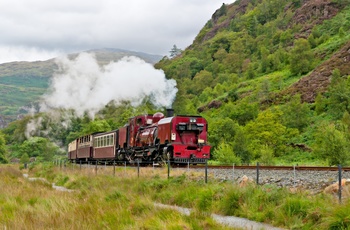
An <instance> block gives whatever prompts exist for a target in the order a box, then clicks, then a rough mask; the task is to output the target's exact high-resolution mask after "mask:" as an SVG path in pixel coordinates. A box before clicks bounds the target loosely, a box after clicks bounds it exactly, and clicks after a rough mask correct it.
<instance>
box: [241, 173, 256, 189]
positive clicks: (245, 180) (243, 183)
mask: <svg viewBox="0 0 350 230" xmlns="http://www.w3.org/2000/svg"><path fill="white" fill-rule="evenodd" d="M253 182H254V181H253V179H251V178H249V177H247V176H246V175H244V176H243V177H242V178H241V179H240V180H239V182H238V183H239V187H241V188H242V187H246V186H247V185H248V184H251V183H253Z"/></svg>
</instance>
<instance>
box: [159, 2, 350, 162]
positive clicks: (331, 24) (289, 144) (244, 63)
mask: <svg viewBox="0 0 350 230" xmlns="http://www.w3.org/2000/svg"><path fill="white" fill-rule="evenodd" d="M349 62H350V7H349V1H343V0H339V1H337V0H335V1H331V0H305V1H299V0H293V1H289V0H273V1H271V0H250V1H248V0H241V1H236V2H235V3H233V4H229V5H225V4H223V5H222V7H221V8H220V9H218V10H217V11H216V12H215V13H214V14H213V16H212V18H211V19H210V20H209V21H208V22H207V23H206V25H205V26H204V27H203V29H202V30H201V31H200V32H199V34H198V35H197V37H196V39H195V41H194V42H193V44H192V45H191V46H189V47H188V48H187V49H186V50H185V51H184V52H183V53H182V54H181V55H179V56H177V57H175V58H173V59H171V60H168V59H163V60H161V61H160V62H159V63H157V64H156V67H157V68H161V69H163V70H164V71H165V73H166V75H167V76H168V77H170V78H174V79H176V80H177V82H178V86H179V92H178V95H177V99H176V101H175V103H174V108H175V111H177V112H178V113H182V114H189V113H196V112H200V113H201V114H202V115H203V116H205V117H207V119H208V120H209V123H210V124H211V126H210V127H211V130H210V131H211V132H210V133H209V134H210V138H209V140H210V142H211V144H212V145H213V146H214V148H213V149H214V151H213V155H214V158H215V157H217V159H219V158H220V156H221V155H222V154H225V152H230V153H231V154H233V153H234V154H233V155H235V156H236V157H238V158H234V159H235V160H236V161H238V162H251V161H256V160H259V161H265V163H266V162H269V161H273V159H275V157H277V159H282V161H283V160H286V159H287V160H288V161H290V160H292V161H293V160H298V159H300V158H301V159H304V158H306V159H304V160H306V161H314V160H315V159H321V158H322V157H323V159H327V161H328V163H330V162H331V163H334V161H333V160H334V159H333V160H332V159H329V158H331V157H330V155H332V156H339V154H340V152H343V153H344V152H346V151H348V152H349V151H350V146H346V145H344V146H342V147H341V148H342V150H341V151H338V150H337V151H336V150H335V149H328V150H327V152H328V153H331V154H330V155H327V154H328V153H326V152H325V150H324V149H325V143H327V142H331V141H330V140H327V139H325V138H326V137H327V135H324V136H319V135H318V133H319V132H320V130H328V131H329V133H330V134H329V138H330V137H331V136H332V135H333V134H334V133H338V134H337V136H338V137H341V138H344V140H347V141H350V137H349V136H348V134H347V132H346V131H345V130H347V127H350V122H348V118H347V117H349V116H348V114H349V113H350V82H348V80H347V79H348V76H349V75H350V67H349V66H350V65H349V64H350V63H349ZM349 81H350V80H349ZM318 95H319V96H318ZM332 132H333V134H331V133H332ZM339 141H340V140H339ZM298 146H299V147H298ZM300 146H302V147H300ZM332 147H334V148H336V147H335V146H332ZM327 148H331V147H327ZM345 150H346V151H345ZM333 151H334V153H333ZM343 153H342V154H341V155H342V156H344V157H343V158H341V157H338V159H337V160H335V161H336V162H339V160H340V158H341V159H342V160H344V162H345V161H348V160H350V155H349V154H343ZM231 156H232V155H231ZM326 156H327V157H326ZM234 159H232V160H234Z"/></svg>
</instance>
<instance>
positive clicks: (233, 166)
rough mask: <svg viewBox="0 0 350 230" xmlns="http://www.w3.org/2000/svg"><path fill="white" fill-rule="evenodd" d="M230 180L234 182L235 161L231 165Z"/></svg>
mask: <svg viewBox="0 0 350 230" xmlns="http://www.w3.org/2000/svg"><path fill="white" fill-rule="evenodd" d="M232 181H233V183H235V163H233V165H232Z"/></svg>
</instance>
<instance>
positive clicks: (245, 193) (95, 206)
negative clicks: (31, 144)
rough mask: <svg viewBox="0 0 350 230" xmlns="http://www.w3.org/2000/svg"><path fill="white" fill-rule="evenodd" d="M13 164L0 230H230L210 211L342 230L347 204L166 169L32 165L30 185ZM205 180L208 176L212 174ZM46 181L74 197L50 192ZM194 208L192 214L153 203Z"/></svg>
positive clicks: (2, 176)
mask: <svg viewBox="0 0 350 230" xmlns="http://www.w3.org/2000/svg"><path fill="white" fill-rule="evenodd" d="M16 167H17V166H0V186H1V188H2V191H1V193H0V226H1V227H2V228H7V229H46V228H51V229H52V228H54V229H67V228H69V229H99V228H102V229H111V228H115V227H116V226H118V228H119V229H230V228H228V227H224V226H221V225H219V224H217V223H216V222H215V221H214V220H213V219H212V218H211V217H210V214H211V213H217V214H221V215H234V216H239V217H246V218H249V219H251V220H256V221H259V222H265V223H269V224H272V225H274V226H279V227H283V228H287V229H346V228H348V227H349V217H350V208H349V207H350V202H348V201H344V202H343V204H337V200H336V198H334V197H331V196H328V195H325V194H318V195H311V194H309V193H308V192H305V191H298V192H294V193H291V192H289V191H288V190H287V189H283V188H282V189H281V188H277V187H275V186H273V185H265V186H256V185H255V184H252V185H249V186H246V187H243V188H241V187H239V186H238V185H235V184H232V182H231V183H230V182H218V181H215V180H214V179H213V178H210V180H209V182H208V183H205V182H204V180H203V175H202V173H195V172H192V171H187V170H183V169H181V170H175V169H174V170H172V172H171V177H170V178H169V179H168V178H167V169H152V168H141V169H140V174H139V175H138V173H137V170H136V169H135V168H123V167H122V168H117V169H116V172H115V175H114V173H113V168H111V167H110V168H104V167H102V168H99V169H98V170H97V173H96V171H95V170H94V169H92V168H83V169H81V170H80V169H79V167H74V168H73V166H72V165H69V166H68V167H67V168H65V169H59V168H55V167H53V166H52V165H37V166H35V167H33V168H31V170H30V171H29V174H30V177H45V178H46V179H47V181H49V182H45V181H40V180H37V181H29V180H28V179H25V178H24V177H23V176H22V173H25V171H20V170H19V169H17V168H16ZM210 176H211V175H210ZM51 182H54V183H56V184H60V185H63V186H65V187H67V188H69V189H73V190H74V192H62V191H56V190H54V189H52V187H51ZM155 202H156V203H163V204H169V205H178V206H182V207H187V208H192V210H193V212H192V213H191V215H190V216H185V215H182V214H180V213H178V212H176V211H174V210H170V209H160V208H157V207H155V206H154V205H153V204H154V203H155Z"/></svg>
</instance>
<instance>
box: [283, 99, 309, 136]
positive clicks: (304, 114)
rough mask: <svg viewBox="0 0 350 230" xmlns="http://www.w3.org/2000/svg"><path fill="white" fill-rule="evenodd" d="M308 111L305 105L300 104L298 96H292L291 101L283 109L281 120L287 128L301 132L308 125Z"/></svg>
mask: <svg viewBox="0 0 350 230" xmlns="http://www.w3.org/2000/svg"><path fill="white" fill-rule="evenodd" d="M310 118H311V114H310V109H309V106H308V104H307V103H301V97H300V94H297V95H295V96H293V98H292V100H291V101H290V102H289V103H287V104H286V105H285V106H284V107H283V116H282V120H283V123H284V125H286V126H287V127H289V128H297V129H298V130H299V131H302V130H303V129H304V128H305V127H306V126H307V125H308V124H309V123H310Z"/></svg>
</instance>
